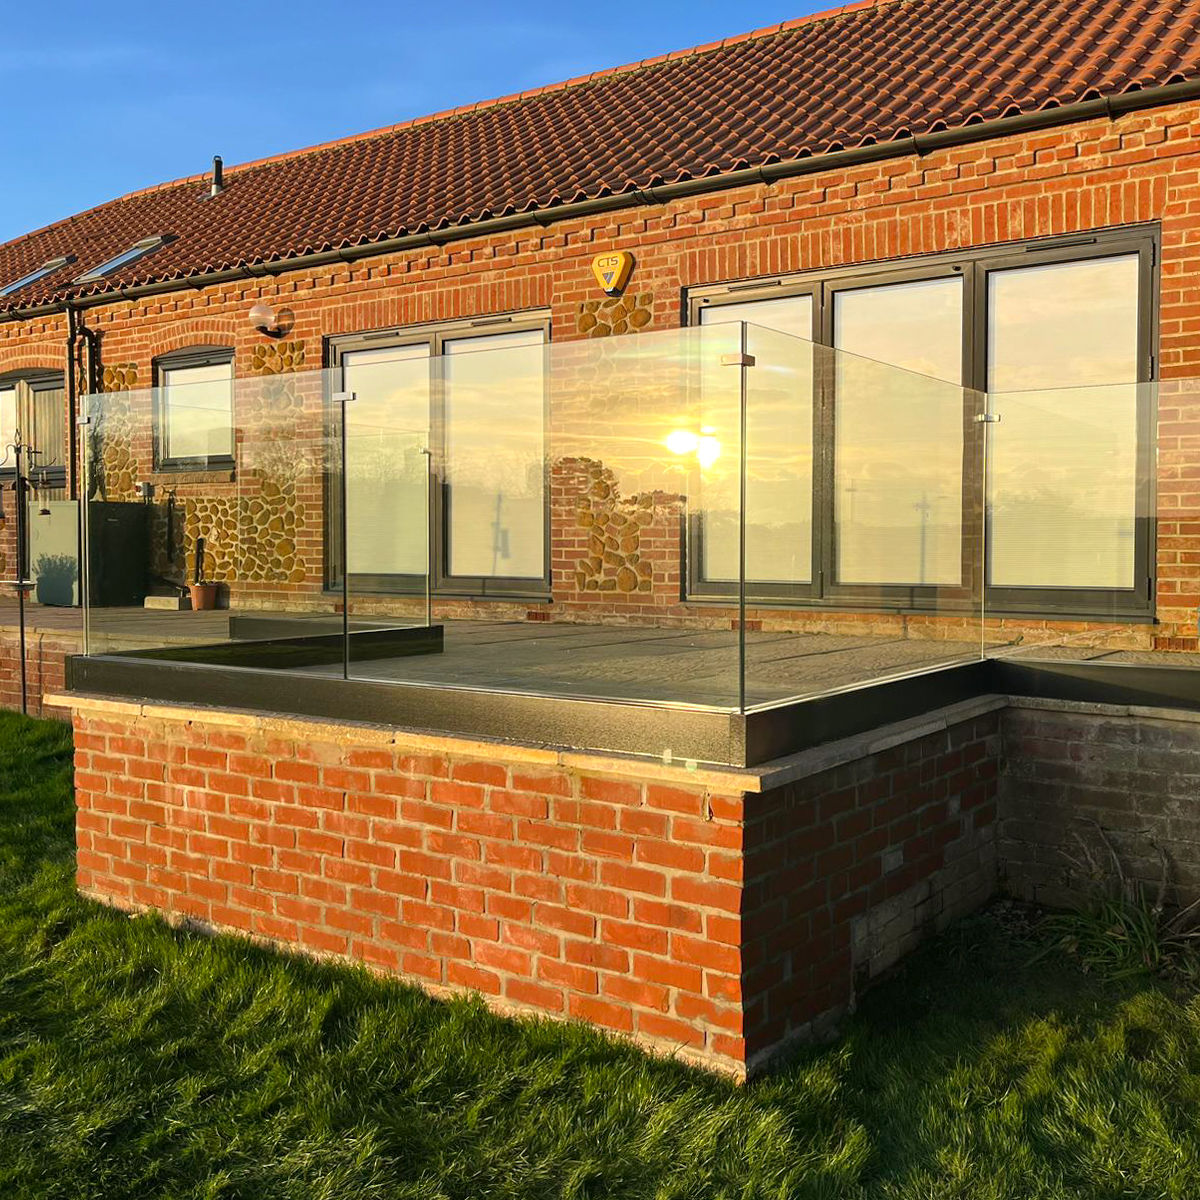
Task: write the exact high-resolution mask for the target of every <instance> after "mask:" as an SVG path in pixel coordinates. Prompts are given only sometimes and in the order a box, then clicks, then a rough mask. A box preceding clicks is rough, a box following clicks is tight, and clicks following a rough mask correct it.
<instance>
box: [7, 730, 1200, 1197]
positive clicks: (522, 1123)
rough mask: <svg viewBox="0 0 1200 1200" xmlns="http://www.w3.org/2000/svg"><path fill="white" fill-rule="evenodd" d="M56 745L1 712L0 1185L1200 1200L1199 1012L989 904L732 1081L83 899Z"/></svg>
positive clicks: (430, 1193) (23, 1190) (61, 746)
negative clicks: (1052, 949) (824, 1042)
mask: <svg viewBox="0 0 1200 1200" xmlns="http://www.w3.org/2000/svg"><path fill="white" fill-rule="evenodd" d="M70 781H71V776H70V762H69V734H68V733H67V731H66V730H64V729H62V728H60V727H59V726H58V725H56V724H51V723H43V722H34V721H27V720H24V719H22V718H20V717H17V716H13V715H10V714H0V1197H3V1200H21V1198H25V1197H65V1198H69V1200H93V1198H94V1200H120V1198H125V1197H128V1198H131V1200H133V1198H136V1200H147V1198H150V1197H169V1198H171V1200H184V1198H191V1197H195V1198H199V1197H211V1198H216V1197H238V1198H244V1197H256V1198H258V1197H261V1198H264V1200H265V1198H267V1197H270V1198H272V1200H274V1198H277V1197H286V1198H293V1197H294V1198H295V1200H322V1198H330V1200H332V1198H334V1197H337V1198H338V1200H342V1198H345V1200H372V1198H376V1197H388V1198H391V1197H405V1198H408V1197H412V1198H416V1197H421V1198H428V1200H434V1198H435V1197H455V1198H459V1197H461V1198H463V1200H468V1198H469V1200H478V1198H490V1197H516V1196H521V1197H552V1196H553V1197H559V1196H570V1197H589V1198H594V1200H601V1198H604V1200H608V1198H616V1197H621V1198H629V1200H633V1198H635V1197H636V1198H637V1200H650V1198H652V1197H679V1198H681V1200H682V1198H688V1200H699V1198H704V1197H718V1196H720V1197H727V1196H728V1197H734V1196H737V1197H751V1196H753V1197H760V1196H763V1197H765V1196H770V1197H787V1198H792V1197H798V1198H808V1197H814V1198H815V1197H829V1198H833V1197H856V1198H863V1200H901V1198H903V1200H934V1198H942V1197H970V1198H972V1200H989V1198H996V1200H999V1198H1001V1197H1003V1198H1004V1200H1035V1198H1037V1197H1056V1198H1058V1197H1080V1198H1083V1197H1086V1198H1087V1200H1104V1198H1112V1200H1116V1198H1118V1197H1121V1198H1122V1200H1124V1198H1127V1197H1147V1198H1149V1197H1155V1198H1158V1197H1180V1198H1185V1197H1186V1198H1193V1197H1200V1003H1196V1002H1192V1003H1187V1002H1186V1001H1181V1000H1180V999H1178V998H1175V997H1172V996H1171V995H1170V994H1168V993H1167V992H1165V991H1164V990H1162V989H1160V988H1158V987H1156V986H1154V985H1152V984H1150V983H1148V982H1140V983H1139V982H1131V983H1127V984H1125V985H1122V986H1120V987H1117V986H1114V985H1107V986H1106V985H1102V984H1100V983H1098V982H1097V981H1095V980H1093V979H1090V978H1089V977H1087V976H1085V975H1082V974H1080V973H1079V972H1078V971H1076V970H1075V969H1074V968H1073V967H1072V966H1071V965H1070V964H1069V963H1067V962H1065V961H1060V960H1057V959H1055V958H1052V957H1051V958H1045V959H1043V960H1042V961H1040V962H1038V963H1037V964H1036V965H1033V966H1030V965H1029V960H1030V957H1031V947H1030V945H1029V943H1028V942H1024V941H1022V940H1021V939H1020V938H1019V937H1014V936H1013V935H1012V934H1010V933H1006V932H1005V929H1004V928H1003V927H1002V924H1001V923H1000V922H999V921H998V920H997V919H996V918H994V917H982V918H978V919H975V920H972V921H969V922H966V923H964V924H962V925H960V926H959V927H957V928H956V929H955V930H953V931H952V932H951V933H950V934H948V935H947V936H945V937H944V938H942V939H941V940H940V941H939V942H937V943H936V944H934V945H932V946H931V947H930V948H929V949H928V950H927V951H926V952H924V953H923V954H922V955H921V956H919V957H918V958H917V959H915V960H914V961H913V962H912V963H911V964H910V966H909V967H908V969H907V970H906V971H905V972H904V974H903V975H902V976H901V977H899V978H898V979H896V980H895V981H893V982H892V983H890V984H888V985H887V986H885V987H882V988H879V989H877V990H876V991H875V992H874V993H873V994H872V995H871V996H870V997H869V998H868V1000H867V1002H866V1003H865V1005H864V1007H863V1010H862V1011H861V1012H860V1014H859V1016H858V1017H857V1018H856V1019H855V1020H854V1021H853V1023H852V1024H851V1025H850V1026H849V1027H848V1028H847V1029H846V1031H845V1034H844V1036H843V1037H842V1039H841V1040H840V1041H839V1042H837V1043H836V1044H834V1045H831V1046H827V1047H823V1048H814V1049H808V1050H804V1051H802V1052H800V1053H798V1054H796V1055H795V1056H794V1057H793V1058H792V1059H790V1060H789V1062H788V1063H787V1064H786V1065H785V1067H784V1069H782V1070H781V1071H780V1072H779V1073H778V1074H776V1075H775V1076H774V1077H772V1078H771V1079H769V1080H764V1081H762V1082H759V1083H757V1084H754V1085H752V1086H750V1087H748V1088H743V1089H738V1088H735V1087H733V1086H731V1085H729V1084H726V1083H724V1082H722V1081H720V1080H717V1079H713V1078H709V1077H707V1076H706V1075H704V1074H701V1073H699V1072H696V1071H693V1070H688V1069H685V1068H683V1067H681V1066H679V1065H677V1064H672V1063H668V1062H663V1061H657V1060H655V1059H653V1058H649V1057H647V1056H645V1055H643V1054H641V1053H639V1052H638V1051H636V1050H634V1049H632V1048H629V1047H626V1046H622V1045H619V1044H615V1043H613V1042H611V1041H609V1040H606V1039H604V1038H602V1037H600V1036H598V1035H596V1034H592V1033H590V1032H588V1031H586V1030H584V1029H581V1028H578V1027H563V1026H560V1025H554V1024H550V1023H533V1022H513V1021H505V1020H501V1019H499V1018H497V1017H493V1016H491V1015H490V1014H489V1013H488V1012H487V1011H486V1010H485V1009H484V1008H483V1007H482V1006H480V1005H478V1004H475V1003H471V1002H467V1001H463V1002H456V1003H451V1004H445V1003H438V1002H435V1001H433V1000H430V999H428V998H426V997H424V996H422V995H421V994H420V993H419V992H416V991H414V990H411V989H409V988H406V987H403V986H401V985H398V984H394V983H388V982H384V981H381V980H378V979H375V978H372V977H370V976H368V975H367V974H365V973H364V972H360V971H356V970H352V969H341V968H330V967H324V966H318V965H315V964H312V963H308V962H305V961H303V960H299V959H292V958H289V957H285V956H282V955H276V954H272V953H269V952H267V951H264V950H260V949H258V948H255V947H253V946H250V945H247V944H244V943H242V942H239V941H237V940H233V939H225V938H218V939H206V938H204V937H201V936H197V935H191V934H185V933H182V932H177V931H174V930H171V929H170V928H168V927H167V926H166V925H165V924H163V923H162V922H160V921H157V920H154V919H150V918H145V917H139V918H135V919H130V918H127V917H124V916H121V915H119V914H117V913H114V912H110V911H108V910H106V909H104V908H101V907H100V906H98V905H95V904H91V903H88V902H85V901H83V900H81V899H79V898H78V897H77V896H76V895H75V892H74V889H73V883H72V872H73V862H72V840H71V793H70Z"/></svg>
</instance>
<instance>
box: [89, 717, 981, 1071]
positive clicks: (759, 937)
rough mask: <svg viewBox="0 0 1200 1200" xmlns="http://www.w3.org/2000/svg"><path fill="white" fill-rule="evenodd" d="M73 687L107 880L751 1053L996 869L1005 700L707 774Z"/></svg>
mask: <svg viewBox="0 0 1200 1200" xmlns="http://www.w3.org/2000/svg"><path fill="white" fill-rule="evenodd" d="M71 700H72V703H74V704H75V705H76V712H75V741H76V795H77V801H78V838H79V859H78V867H79V886H80V888H81V889H82V890H83V891H84V892H86V893H87V894H89V895H92V896H95V897H97V898H99V899H102V900H104V901H106V902H108V903H112V904H116V905H118V906H121V907H126V908H145V907H151V908H156V909H159V910H161V911H163V912H164V913H166V914H168V915H169V916H171V917H175V918H186V919H190V920H193V921H197V922H201V923H203V924H204V925H206V926H211V927H215V928H221V929H229V930H236V931H238V932H242V933H246V934H250V935H253V936H256V937H260V938H265V939H269V940H271V941H273V942H278V943H282V944H285V945H288V946H293V947H298V948H301V949H303V950H306V951H309V952H313V953H318V954H331V955H339V956H347V957H350V958H353V959H357V960H361V961H364V962H367V963H369V964H371V965H373V966H375V967H378V968H381V969H383V970H386V971H390V972H394V973H396V974H399V975H402V976H405V977H407V978H409V979H411V980H413V981H415V982H417V983H419V984H421V985H422V986H426V987H429V988H431V989H432V990H434V991H441V990H451V991H461V990H468V989H469V990H475V991H478V992H481V993H482V994H483V995H484V996H485V997H486V998H488V1000H489V1001H490V1002H491V1003H493V1004H495V1005H496V1006H497V1007H500V1008H503V1009H509V1008H515V1009H526V1010H530V1009H531V1010H537V1011H539V1012H543V1013H549V1014H552V1015H554V1016H561V1017H568V1018H571V1017H574V1018H580V1019H583V1020H587V1021H590V1022H592V1023H593V1024H596V1025H599V1026H602V1027H603V1028H606V1029H609V1030H613V1031H616V1032H618V1033H621V1034H625V1035H629V1036H632V1037H634V1038H636V1039H637V1040H638V1041H640V1042H642V1043H644V1044H647V1045H649V1046H652V1047H654V1048H656V1049H658V1050H663V1051H669V1052H677V1053H681V1054H682V1055H684V1056H685V1057H688V1058H690V1059H694V1060H699V1061H703V1062H704V1063H706V1064H708V1065H710V1066H715V1067H718V1068H720V1069H722V1070H725V1071H729V1072H731V1073H733V1074H735V1075H739V1076H740V1075H744V1074H745V1073H746V1070H747V1068H748V1067H749V1068H753V1067H754V1066H755V1065H757V1064H759V1063H761V1062H763V1061H765V1060H766V1059H767V1058H768V1057H770V1055H771V1054H772V1053H773V1052H774V1051H776V1050H777V1049H778V1047H779V1046H780V1045H782V1044H783V1043H784V1042H785V1041H786V1040H789V1039H790V1038H792V1037H795V1036H797V1035H800V1034H803V1033H806V1032H811V1031H812V1030H813V1029H814V1028H815V1027H819V1026H820V1025H821V1024H823V1023H827V1022H828V1021H829V1020H831V1019H832V1018H834V1017H836V1016H838V1015H840V1014H841V1013H844V1012H845V1011H847V1009H849V1008H850V1007H852V1005H853V1003H854V997H855V987H856V982H857V984H859V985H861V983H863V982H866V981H868V980H869V979H870V978H872V977H874V976H875V975H877V974H878V973H879V972H880V971H881V970H883V969H885V968H886V967H887V966H889V965H890V964H891V963H892V962H894V961H895V960H896V959H897V958H898V957H899V956H900V954H902V953H903V952H904V951H905V950H906V949H907V948H908V947H909V946H910V945H911V944H913V943H914V942H915V940H916V938H917V937H918V936H919V935H920V933H921V932H922V931H923V930H925V929H929V928H940V927H941V925H943V924H944V923H945V922H946V921H947V920H949V919H950V918H951V917H952V916H954V915H956V914H958V913H960V912H962V911H965V910H966V909H967V908H969V907H970V906H971V905H973V904H975V903H978V902H980V901H981V900H982V899H984V898H986V896H987V895H988V894H989V892H990V890H991V880H992V877H993V873H994V872H993V868H992V866H991V864H992V863H993V862H994V852H993V848H992V845H991V841H992V832H991V830H992V822H993V818H994V814H995V799H994V790H995V745H996V743H997V739H998V734H997V719H998V718H997V716H996V714H995V712H991V713H984V715H982V716H968V717H966V718H965V719H964V720H961V721H960V722H959V723H958V724H952V725H947V724H946V723H945V722H944V721H942V722H940V723H939V722H938V721H937V720H936V719H935V720H934V721H933V722H932V723H931V722H930V721H928V720H927V721H925V722H923V723H922V724H920V725H919V726H915V727H914V728H913V730H912V731H910V733H909V734H908V735H907V737H908V742H907V744H906V745H897V744H895V742H894V741H893V742H889V743H888V744H887V745H886V746H882V747H880V748H878V749H876V750H871V749H870V748H869V747H864V744H863V743H862V742H861V740H858V741H854V742H853V744H851V743H846V744H844V745H842V746H841V747H840V749H839V748H833V749H832V750H830V749H828V748H827V749H824V750H821V751H815V752H809V753H808V754H806V755H798V756H796V757H795V758H794V759H792V760H790V761H789V762H788V763H787V764H786V765H785V766H784V767H783V768H782V769H781V768H780V767H778V766H777V767H776V768H774V769H772V770H769V771H753V770H750V771H738V770H733V769H727V768H720V769H713V770H703V769H702V770H698V771H691V772H689V771H686V770H684V769H682V768H677V767H665V766H660V765H658V764H654V763H646V762H645V761H640V760H635V759H627V758H621V757H618V756H612V755H599V754H583V753H576V754H569V753H559V752H556V751H552V750H539V749H532V748H530V749H523V748H520V747H513V746H509V745H504V744H500V743H482V742H470V741H467V740H466V739H460V738H439V737H433V736H426V735H419V734H415V733H404V732H398V731H395V730H387V729H379V728H373V727H369V726H361V725H352V724H345V723H338V724H328V723H323V722H318V721H311V720H301V719H292V720H288V719H284V718H276V717H270V716H265V715H261V714H249V713H224V712H218V711H215V710H197V709H180V708H175V707H171V706H164V705H151V704H146V705H139V704H136V703H126V702H117V701H99V700H88V699H87V698H79V697H73V698H71ZM998 703H999V702H997V701H991V702H990V704H991V707H992V708H995V707H996V706H997V705H998ZM985 707H986V705H985ZM839 753H840V754H842V755H843V756H845V755H853V756H854V758H855V759H856V760H857V761H853V762H841V763H839V762H837V761H836V755H838V754H839ZM831 754H833V755H834V756H835V757H834V758H832V759H831V757H830V755H831Z"/></svg>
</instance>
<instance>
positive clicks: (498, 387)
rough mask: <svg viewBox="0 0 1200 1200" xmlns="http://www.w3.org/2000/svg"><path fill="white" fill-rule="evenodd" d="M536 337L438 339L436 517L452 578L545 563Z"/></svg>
mask: <svg viewBox="0 0 1200 1200" xmlns="http://www.w3.org/2000/svg"><path fill="white" fill-rule="evenodd" d="M544 343H545V334H544V333H543V331H542V330H540V329H529V330H525V331H524V332H520V333H497V334H491V335H490V336H484V337H473V338H453V339H450V340H448V341H447V342H446V343H445V353H446V360H445V412H444V416H443V427H444V431H445V509H446V511H445V520H446V548H447V572H446V573H447V574H448V575H449V576H450V577H451V578H478V579H529V580H540V579H541V578H542V577H543V576H544V574H545V570H546V546H545V537H546V513H545V462H544V448H543V437H544V431H545V412H544V409H545V381H544V379H543V358H544V354H545V351H544Z"/></svg>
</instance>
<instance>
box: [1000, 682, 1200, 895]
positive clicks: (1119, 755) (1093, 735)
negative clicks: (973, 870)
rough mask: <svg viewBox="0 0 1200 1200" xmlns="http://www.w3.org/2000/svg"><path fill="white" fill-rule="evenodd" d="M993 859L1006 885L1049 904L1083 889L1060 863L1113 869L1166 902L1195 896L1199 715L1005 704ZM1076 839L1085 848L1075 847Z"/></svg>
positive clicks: (1078, 875) (1199, 853)
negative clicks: (1161, 891) (1114, 860)
mask: <svg viewBox="0 0 1200 1200" xmlns="http://www.w3.org/2000/svg"><path fill="white" fill-rule="evenodd" d="M1002 763H1003V781H1002V795H1003V801H1002V808H1003V820H1002V822H1001V826H1000V856H1001V860H1002V862H1003V864H1004V866H1003V876H1004V883H1005V886H1006V888H1007V889H1008V890H1009V891H1011V892H1012V893H1013V894H1014V895H1016V896H1019V897H1020V898H1022V899H1025V900H1030V901H1035V902H1037V903H1039V904H1045V905H1049V906H1051V907H1062V906H1068V905H1071V904H1074V903H1077V902H1078V901H1079V900H1080V899H1081V898H1083V897H1085V896H1086V895H1087V893H1088V880H1087V877H1086V876H1087V873H1086V872H1080V871H1079V870H1078V869H1077V868H1074V867H1073V866H1072V864H1071V862H1070V859H1069V858H1068V856H1070V858H1075V859H1077V860H1080V861H1083V862H1084V863H1085V865H1086V855H1087V853H1090V854H1091V855H1092V856H1093V857H1095V858H1098V859H1099V860H1100V861H1104V860H1106V858H1107V855H1108V851H1107V849H1106V847H1105V845H1104V843H1103V840H1102V838H1101V836H1100V833H1099V832H1098V830H1097V826H1100V827H1101V828H1103V829H1104V830H1105V831H1106V833H1107V836H1108V838H1109V841H1110V842H1111V843H1112V845H1113V847H1114V849H1115V850H1116V851H1117V853H1118V854H1119V855H1120V857H1121V859H1122V862H1123V865H1124V867H1125V869H1126V870H1127V871H1128V872H1129V874H1130V875H1131V876H1132V877H1133V878H1136V879H1140V880H1141V881H1142V882H1143V884H1144V886H1145V887H1146V889H1147V890H1148V894H1149V895H1150V896H1151V897H1153V896H1155V895H1156V894H1157V891H1158V888H1159V884H1160V881H1161V878H1162V860H1161V859H1160V858H1159V855H1158V851H1157V847H1161V848H1162V849H1163V851H1164V852H1165V853H1166V854H1167V856H1168V873H1169V874H1168V878H1169V888H1168V894H1167V901H1168V902H1169V903H1190V902H1191V901H1192V900H1194V899H1196V897H1197V896H1200V714H1197V713H1186V712H1178V711H1167V710H1160V709H1120V708H1113V707H1107V706H1106V707H1101V706H1099V705H1086V704H1063V703H1059V702H1052V703H1051V702H1042V701H1035V700H1013V701H1011V702H1010V707H1009V709H1008V710H1007V711H1006V713H1005V715H1004V754H1003V759H1002ZM1080 839H1082V840H1083V842H1084V844H1085V845H1086V847H1087V849H1086V851H1085V850H1084V848H1083V847H1082V846H1081V845H1080Z"/></svg>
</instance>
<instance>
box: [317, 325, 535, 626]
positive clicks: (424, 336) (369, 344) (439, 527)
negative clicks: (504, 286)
mask: <svg viewBox="0 0 1200 1200" xmlns="http://www.w3.org/2000/svg"><path fill="white" fill-rule="evenodd" d="M530 330H540V331H541V332H542V334H543V336H544V338H545V343H546V345H547V346H549V344H550V313H549V311H548V310H544V309H538V310H534V311H527V312H519V313H512V314H495V315H489V316H486V317H477V318H473V319H468V320H464V321H444V322H438V323H436V324H430V325H406V326H398V327H393V328H389V329H379V330H372V331H369V332H364V333H353V334H345V335H339V336H335V337H327V338H326V339H325V363H326V365H327V366H328V367H329V368H330V369H331V370H332V371H336V372H340V370H341V367H342V362H343V360H344V357H345V355H346V354H350V353H353V352H354V351H358V350H385V349H388V348H392V347H400V346H420V345H424V346H428V347H429V397H430V429H429V438H430V445H429V449H430V451H431V460H430V524H431V530H430V548H431V555H430V558H431V568H432V576H431V579H430V585H431V587H432V589H433V593H434V595H436V596H443V597H447V598H454V599H474V600H483V599H491V600H519V601H524V602H528V603H541V604H544V603H547V602H548V601H549V599H550V551H551V547H550V464H549V456H546V458H545V463H544V473H543V505H542V508H543V530H544V533H543V543H542V547H543V571H542V575H541V577H539V578H532V577H530V578H515V577H504V576H477V575H451V574H449V571H448V564H449V561H450V521H449V513H450V482H449V480H448V479H447V478H446V470H445V463H446V416H445V414H446V397H445V392H444V390H443V386H442V379H441V377H440V374H439V373H438V371H437V367H436V364H437V362H438V361H439V360H441V358H442V356H443V354H444V352H445V351H444V347H445V344H446V343H447V342H452V341H462V340H466V339H469V338H472V337H491V336H495V335H497V334H505V333H525V332H528V331H530ZM549 405H550V392H549V387H548V386H547V387H546V388H545V390H544V393H543V398H542V429H543V436H544V438H545V439H547V440H546V443H545V444H547V445H548V439H549V436H550V408H549ZM336 418H337V414H336V413H334V412H333V411H332V409H331V410H330V412H329V416H328V429H329V431H330V433H331V434H333V433H334V431H335V427H336ZM340 512H341V496H340V487H339V484H338V480H337V478H336V476H333V477H331V478H330V479H329V480H328V482H327V486H326V491H325V513H326V516H325V529H326V536H325V546H326V552H325V581H326V587H327V588H330V589H333V588H338V587H340V586H341V560H342V547H341V519H340ZM348 582H349V587H350V591H351V592H361V593H376V594H383V595H387V594H393V595H416V594H420V593H421V592H423V591H424V589H425V578H424V576H420V575H382V574H380V575H376V574H362V573H359V574H352V575H351V576H350V578H349V581H348Z"/></svg>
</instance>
